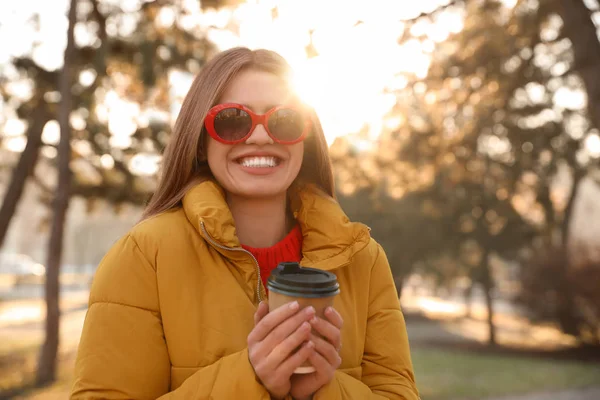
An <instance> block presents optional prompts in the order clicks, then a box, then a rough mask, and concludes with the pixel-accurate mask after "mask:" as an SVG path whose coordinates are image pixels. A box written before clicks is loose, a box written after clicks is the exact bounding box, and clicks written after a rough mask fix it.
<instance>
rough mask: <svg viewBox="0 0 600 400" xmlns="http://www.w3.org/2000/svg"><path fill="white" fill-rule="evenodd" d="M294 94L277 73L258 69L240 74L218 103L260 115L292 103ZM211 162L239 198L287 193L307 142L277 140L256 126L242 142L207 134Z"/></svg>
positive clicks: (228, 189)
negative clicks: (236, 105) (225, 142)
mask: <svg viewBox="0 0 600 400" xmlns="http://www.w3.org/2000/svg"><path fill="white" fill-rule="evenodd" d="M290 96H291V93H290V90H289V88H288V87H287V86H286V85H285V83H284V81H283V80H282V79H280V78H278V77H277V76H276V75H274V74H271V73H268V72H261V71H255V70H247V71H243V72H241V73H239V74H238V75H237V76H236V77H235V78H234V79H233V80H232V81H231V83H230V84H229V86H228V88H227V89H226V90H225V92H224V93H223V96H222V97H221V99H219V103H220V104H222V103H238V104H243V105H245V106H247V107H248V108H250V109H251V110H252V111H254V112H255V113H257V114H264V113H266V112H267V111H268V110H270V109H271V108H273V107H275V106H278V105H282V104H289V101H290V100H291V99H290ZM207 136H208V137H207V140H208V143H207V158H208V165H209V167H210V170H211V172H212V173H213V175H214V177H215V178H216V180H217V181H218V182H219V184H220V185H221V186H222V187H223V188H224V189H225V190H226V191H227V192H228V193H229V194H230V195H234V196H240V197H248V198H259V197H274V196H279V195H282V194H285V193H286V192H287V190H288V188H289V187H290V185H291V184H292V182H293V181H294V179H296V177H297V176H298V172H299V171H300V167H301V165H302V158H303V155H304V143H303V142H300V143H296V144H293V145H282V144H278V143H275V142H274V141H273V139H271V137H270V136H269V134H268V133H267V131H266V130H265V127H264V126H262V125H257V126H256V128H255V129H254V131H253V132H252V134H251V135H250V137H249V138H248V139H247V140H246V141H245V142H242V143H238V144H233V145H228V144H223V143H220V142H218V141H216V140H215V139H213V138H212V137H210V136H209V135H207Z"/></svg>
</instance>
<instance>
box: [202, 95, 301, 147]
mask: <svg viewBox="0 0 600 400" xmlns="http://www.w3.org/2000/svg"><path fill="white" fill-rule="evenodd" d="M228 108H235V109H238V110H242V111H244V112H245V113H246V114H248V115H249V116H250V119H251V121H252V126H251V127H250V130H249V131H248V133H247V134H246V135H245V136H244V137H243V138H241V139H237V140H225V139H223V138H222V137H220V136H219V134H218V133H217V131H216V130H215V119H216V117H217V115H218V114H219V113H220V112H221V111H223V110H226V109H228ZM281 109H290V110H294V111H296V112H298V113H299V114H300V115H302V116H304V129H303V130H302V134H301V135H300V136H299V137H298V138H297V139H294V140H291V141H290V140H280V139H278V138H277V136H275V135H274V134H273V133H272V132H271V131H270V130H269V117H270V116H271V115H273V114H274V113H275V112H277V111H279V110H281ZM257 125H262V126H263V127H264V128H265V131H267V134H268V135H269V136H270V137H271V139H273V141H274V142H275V143H279V144H285V145H291V144H296V143H300V142H301V141H303V140H304V139H305V138H306V136H307V135H308V132H309V131H310V127H311V122H310V118H308V117H306V116H305V112H304V111H302V110H301V109H300V108H299V107H295V106H288V105H281V106H276V107H273V108H271V109H270V110H269V111H267V112H266V113H264V114H256V113H255V112H253V111H252V110H250V109H249V108H248V107H246V106H244V105H242V104H237V103H224V104H217V105H216V106H214V107H212V108H211V109H210V110H209V111H208V114H207V115H206V118H205V119H204V126H205V128H206V131H207V132H208V134H209V135H210V136H211V137H212V138H213V139H215V140H216V141H217V142H220V143H224V144H237V143H242V142H245V141H246V140H248V138H249V137H250V136H252V132H254V129H255V128H256V126H257Z"/></svg>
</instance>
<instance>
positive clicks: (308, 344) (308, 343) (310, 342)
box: [306, 340, 315, 349]
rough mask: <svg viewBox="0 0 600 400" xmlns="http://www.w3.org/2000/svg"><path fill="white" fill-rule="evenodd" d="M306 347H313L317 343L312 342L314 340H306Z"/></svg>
mask: <svg viewBox="0 0 600 400" xmlns="http://www.w3.org/2000/svg"><path fill="white" fill-rule="evenodd" d="M306 347H307V348H309V349H312V348H313V347H315V344H314V343H313V342H312V340H309V341H308V342H306Z"/></svg>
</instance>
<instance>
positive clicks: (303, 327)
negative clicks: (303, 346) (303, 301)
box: [301, 322, 311, 331]
mask: <svg viewBox="0 0 600 400" xmlns="http://www.w3.org/2000/svg"><path fill="white" fill-rule="evenodd" d="M301 328H302V329H304V330H305V331H306V330H309V329H311V327H310V324H309V323H308V322H303V323H302V326H301Z"/></svg>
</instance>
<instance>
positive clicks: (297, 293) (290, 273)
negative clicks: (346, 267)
mask: <svg viewBox="0 0 600 400" xmlns="http://www.w3.org/2000/svg"><path fill="white" fill-rule="evenodd" d="M267 288H268V289H269V291H271V292H275V293H280V294H284V295H286V296H292V297H314V298H318V297H331V296H335V295H337V294H338V293H340V285H339V284H338V281H337V277H336V276H335V274H332V273H331V272H327V271H323V270H320V269H315V268H307V267H302V266H300V264H298V263H297V262H283V263H281V264H279V265H278V266H277V268H275V269H274V270H273V272H271V276H269V279H268V281H267Z"/></svg>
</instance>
